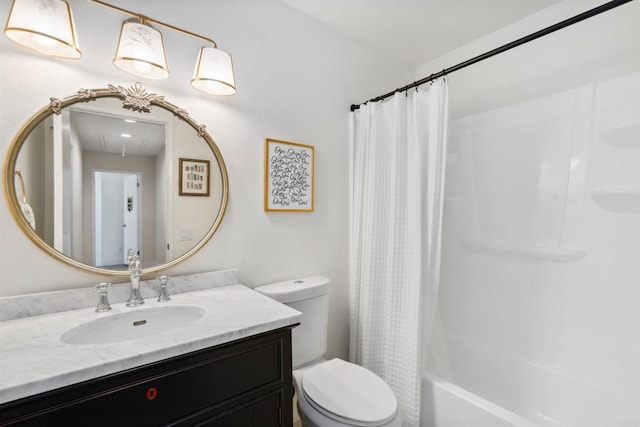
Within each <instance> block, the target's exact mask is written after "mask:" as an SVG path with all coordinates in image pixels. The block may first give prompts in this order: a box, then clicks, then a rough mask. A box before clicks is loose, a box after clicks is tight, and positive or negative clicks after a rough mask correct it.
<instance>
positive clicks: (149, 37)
mask: <svg viewBox="0 0 640 427" xmlns="http://www.w3.org/2000/svg"><path fill="white" fill-rule="evenodd" d="M113 65H115V66H116V67H117V68H119V69H121V70H122V71H124V72H126V73H129V74H133V75H134V76H138V77H146V78H149V79H166V78H168V77H169V68H167V55H166V53H165V50H164V41H163V40H162V33H161V32H160V31H158V30H156V29H155V28H153V27H152V26H151V24H149V23H147V22H145V19H144V18H142V19H140V20H138V19H136V18H132V19H128V20H126V21H124V22H123V23H122V30H121V31H120V39H119V41H118V48H117V49H116V56H115V58H113Z"/></svg>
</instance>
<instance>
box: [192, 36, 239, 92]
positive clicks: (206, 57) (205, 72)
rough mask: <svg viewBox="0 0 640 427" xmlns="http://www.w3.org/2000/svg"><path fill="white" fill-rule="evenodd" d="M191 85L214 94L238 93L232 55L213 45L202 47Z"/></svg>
mask: <svg viewBox="0 0 640 427" xmlns="http://www.w3.org/2000/svg"><path fill="white" fill-rule="evenodd" d="M191 86H193V87H195V88H196V89H198V90H201V91H203V92H206V93H210V94H212V95H233V94H234V93H236V81H235V78H234V76H233V64H232V63H231V55H229V54H228V53H227V52H225V51H224V50H220V49H218V48H215V47H211V46H209V47H208V46H203V47H202V48H200V55H199V56H198V62H197V63H196V69H195V71H194V72H193V79H192V80H191Z"/></svg>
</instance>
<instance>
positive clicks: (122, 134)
mask: <svg viewBox="0 0 640 427" xmlns="http://www.w3.org/2000/svg"><path fill="white" fill-rule="evenodd" d="M120 136H121V137H123V138H131V135H129V134H128V133H121V134H120Z"/></svg>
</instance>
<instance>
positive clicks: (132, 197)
mask: <svg viewBox="0 0 640 427" xmlns="http://www.w3.org/2000/svg"><path fill="white" fill-rule="evenodd" d="M123 197H124V203H123V218H124V221H123V223H122V233H123V241H124V250H123V259H124V264H125V265H126V264H127V252H128V251H129V249H133V250H134V252H135V253H136V254H139V253H140V245H139V241H138V240H139V239H138V225H139V215H140V191H139V180H138V175H137V174H133V175H127V176H125V177H124V193H123Z"/></svg>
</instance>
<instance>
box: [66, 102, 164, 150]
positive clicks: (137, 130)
mask: <svg viewBox="0 0 640 427" xmlns="http://www.w3.org/2000/svg"><path fill="white" fill-rule="evenodd" d="M71 121H72V123H73V126H74V127H75V130H76V132H77V137H78V141H80V146H81V147H82V149H83V150H88V151H99V152H102V153H111V154H123V150H124V155H136V156H156V155H157V154H158V153H159V152H160V151H162V150H163V149H164V145H165V144H164V141H165V126H164V125H161V124H157V123H150V122H145V121H141V120H136V121H132V120H129V121H125V119H124V118H122V117H115V116H108V115H103V114H96V113H89V112H84V111H71ZM122 135H129V137H123V136H122Z"/></svg>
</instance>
